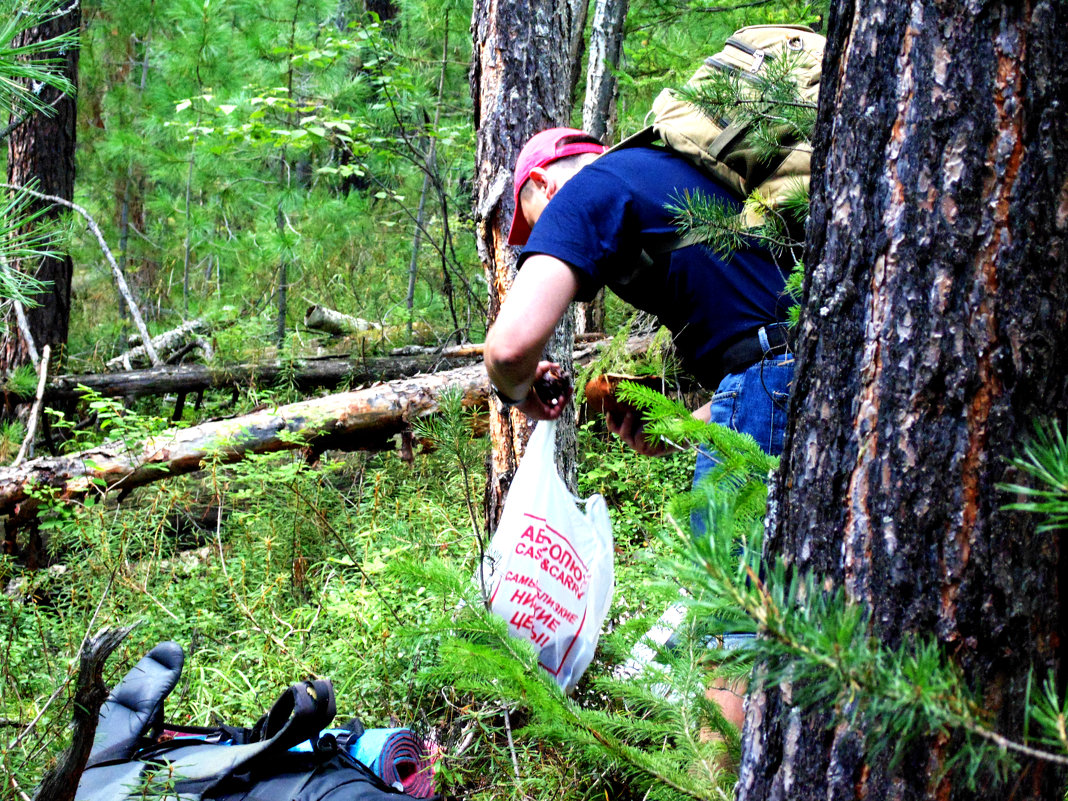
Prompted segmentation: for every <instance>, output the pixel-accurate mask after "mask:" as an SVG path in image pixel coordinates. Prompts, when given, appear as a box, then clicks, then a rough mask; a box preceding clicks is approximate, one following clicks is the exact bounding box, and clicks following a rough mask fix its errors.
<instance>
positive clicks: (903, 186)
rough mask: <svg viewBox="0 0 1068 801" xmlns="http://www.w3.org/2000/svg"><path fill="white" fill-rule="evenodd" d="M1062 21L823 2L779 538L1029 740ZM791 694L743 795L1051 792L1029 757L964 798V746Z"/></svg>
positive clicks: (1049, 370)
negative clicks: (1028, 464)
mask: <svg viewBox="0 0 1068 801" xmlns="http://www.w3.org/2000/svg"><path fill="white" fill-rule="evenodd" d="M1066 23H1068V8H1066V6H1065V5H1064V4H1063V3H1058V2H1050V1H1049V0H1040V1H1039V2H1035V3H1033V4H1027V5H1025V4H1002V3H995V4H975V3H968V2H963V1H962V0H954V2H938V3H935V2H926V1H924V2H920V1H916V2H905V3H901V2H897V1H896V0H855V2H851V3H843V4H839V5H835V6H832V15H831V24H830V37H829V47H828V52H827V61H826V63H825V65H824V87H823V95H822V99H821V109H820V121H819V124H818V127H817V142H816V151H815V160H814V167H815V179H814V181H813V202H812V217H811V220H810V227H809V242H808V246H807V253H806V257H805V263H806V264H807V265H809V276H810V277H809V280H808V282H807V285H806V289H805V300H804V312H803V315H802V323H801V329H800V332H799V337H798V339H799V342H798V348H797V350H798V371H797V379H796V385H795V387H794V394H793V399H792V406H791V410H792V415H791V423H790V426H789V429H788V433H787V440H786V450H785V452H784V454H783V458H782V463H781V468H780V472H779V474H778V476H777V479H776V483H775V487H774V490H773V497H774V498H775V503H774V505H773V506H774V508H775V509H776V512H775V514H774V515H773V519H772V520H771V521H770V522H769V528H768V536H767V540H766V543H765V555H766V557H767V558H769V559H770V558H773V557H776V556H779V555H781V556H782V557H783V558H784V559H785V560H786V561H787V563H789V564H790V565H791V566H792V567H793V568H794V569H796V570H799V571H812V572H814V573H816V574H817V575H821V576H826V577H828V579H830V580H833V582H835V583H837V584H838V585H839V586H844V588H845V590H846V592H847V594H848V596H849V597H850V598H851V599H853V600H855V601H856V602H859V603H862V604H864V605H866V606H868V607H869V608H870V610H871V613H872V627H873V633H874V634H875V635H876V636H878V637H880V638H882V639H883V640H884V641H885V642H887V643H889V644H897V643H900V642H902V641H903V640H905V639H906V638H907V637H908V636H909V635H911V634H913V633H916V634H920V635H922V636H935V637H937V639H938V641H939V642H940V643H941V644H942V645H943V646H944V651H945V653H946V654H947V655H949V656H950V657H951V658H952V659H953V660H955V661H956V663H957V664H958V665H959V666H960V667H961V668H962V670H963V672H964V675H965V677H966V678H967V680H968V681H969V683H970V684H971V685H972V686H974V687H978V688H981V692H982V698H983V702H984V705H985V707H986V708H987V709H988V710H989V711H990V712H991V714H992V715H993V717H994V720H995V724H994V725H995V727H996V729H997V730H998V731H999V732H1001V733H1002V734H1004V735H1006V736H1008V737H1010V738H1014V739H1017V740H1021V739H1022V737H1023V731H1024V722H1023V716H1022V709H1023V704H1024V696H1025V694H1026V691H1027V685H1028V680H1029V676H1030V672H1031V671H1032V670H1033V671H1034V675H1033V677H1032V678H1033V680H1034V681H1035V686H1037V683H1038V682H1039V681H1040V680H1041V679H1042V677H1043V676H1045V675H1047V674H1048V673H1049V672H1050V671H1055V670H1056V669H1057V668H1058V667H1059V661H1060V648H1061V646H1060V643H1061V642H1062V641H1063V632H1062V629H1063V624H1064V616H1063V612H1062V610H1061V595H1060V586H1059V583H1058V568H1059V553H1058V550H1059V549H1058V543H1057V540H1056V538H1055V537H1054V536H1052V535H1050V534H1048V533H1047V534H1038V533H1036V531H1035V526H1036V520H1035V519H1034V518H1033V517H1029V516H1027V515H1025V514H1023V513H1017V512H1006V511H1001V507H1002V506H1003V505H1004V504H1006V503H1007V502H1009V501H1011V500H1012V498H1009V497H1006V495H1005V493H1003V492H1001V491H999V490H998V488H997V485H998V483H999V482H1004V481H1006V480H1013V479H1018V478H1019V477H1018V476H1014V475H1013V474H1012V472H1011V468H1010V466H1009V463H1008V461H1007V458H1006V457H1009V456H1011V455H1012V454H1013V453H1014V452H1017V451H1018V449H1019V447H1020V445H1021V443H1022V442H1023V441H1024V440H1025V439H1026V437H1027V436H1028V433H1029V432H1030V431H1031V430H1032V429H1031V426H1032V423H1033V421H1034V420H1036V419H1043V418H1047V417H1051V416H1052V417H1054V418H1057V419H1060V420H1061V421H1063V420H1064V418H1065V413H1066V412H1068V380H1066V376H1068V271H1066V270H1065V233H1066V228H1068V115H1066V114H1065V109H1064V98H1065V97H1068V60H1066V59H1065V57H1064V55H1065V53H1068V33H1066V31H1068V27H1066ZM821 175H822V177H820V176H821ZM1061 686H1063V685H1061ZM791 690H792V688H791V687H790V686H789V685H788V684H783V685H780V686H766V685H764V684H761V683H759V682H758V683H757V685H756V687H755V689H754V691H753V693H752V695H751V697H750V701H749V705H748V709H747V717H746V726H745V731H744V733H743V750H742V765H741V776H740V781H739V785H738V795H737V797H738V798H739V799H740V800H741V801H753V800H754V799H786V798H789V799H798V800H799V801H804V800H805V799H817V798H818V799H821V800H823V801H838V800H839V799H862V798H863V799H867V800H868V801H871V800H872V799H883V798H895V799H936V798H937V799H998V801H1002V800H1003V799H1006V798H1013V799H1051V800H1052V799H1054V798H1056V799H1060V798H1062V797H1063V792H1064V785H1063V781H1062V780H1063V776H1055V775H1053V774H1054V771H1053V769H1052V768H1050V767H1049V766H1048V765H1042V764H1040V763H1031V762H1027V761H1024V762H1023V763H1022V770H1021V772H1020V773H1019V774H1018V775H1014V776H1012V777H1010V779H1009V782H1008V784H1007V785H1006V784H1002V783H1000V782H997V781H995V780H993V779H990V780H989V781H986V782H985V784H983V786H982V787H981V789H979V790H977V791H975V792H971V791H969V790H967V789H966V786H965V783H964V781H963V780H962V778H961V777H960V776H956V775H954V774H953V773H950V774H949V775H942V774H941V773H940V769H941V768H943V767H944V766H945V765H946V763H947V761H948V760H949V759H950V758H951V757H952V755H953V753H954V751H955V750H956V749H957V748H958V747H959V746H960V738H959V737H951V738H948V739H932V740H931V741H929V742H926V743H923V744H921V745H919V746H917V747H916V748H915V749H914V752H913V753H912V754H911V755H910V756H909V758H907V759H905V760H904V761H903V763H902V764H900V765H898V766H897V767H895V768H891V767H890V766H889V765H888V764H887V763H886V761H885V759H881V758H880V759H869V758H865V755H864V750H863V736H864V724H863V721H861V722H860V724H859V726H858V728H856V729H854V728H851V727H848V726H845V725H839V726H837V727H836V728H833V729H828V728H826V724H827V723H828V718H827V717H825V716H820V715H811V714H809V715H802V714H800V713H799V712H798V710H797V709H795V708H791V707H790V705H789V698H790V696H791Z"/></svg>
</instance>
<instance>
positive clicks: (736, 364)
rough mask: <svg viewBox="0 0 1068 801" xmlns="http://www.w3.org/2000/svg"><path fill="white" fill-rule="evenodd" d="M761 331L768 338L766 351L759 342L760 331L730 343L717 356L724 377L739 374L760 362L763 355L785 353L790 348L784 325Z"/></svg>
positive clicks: (769, 326) (787, 332) (764, 328)
mask: <svg viewBox="0 0 1068 801" xmlns="http://www.w3.org/2000/svg"><path fill="white" fill-rule="evenodd" d="M763 331H764V333H765V335H766V336H767V338H768V350H767V353H765V351H764V345H763V344H762V343H761V342H760V329H757V330H756V331H752V332H750V333H748V334H746V335H745V336H744V337H742V338H741V339H739V340H738V341H737V342H732V343H731V344H730V345H728V346H727V347H726V348H724V349H723V352H722V353H721V354H720V356H719V367H720V370H721V371H722V372H723V374H724V375H727V374H730V373H740V372H741V371H742V370H744V369H746V368H747V367H749V366H751V365H754V364H756V363H757V362H759V361H761V360H762V359H763V358H764V356H765V355H774V354H778V353H785V352H786V351H787V350H789V348H790V339H789V328H788V327H787V325H786V324H785V323H776V324H775V325H766V326H764V327H763Z"/></svg>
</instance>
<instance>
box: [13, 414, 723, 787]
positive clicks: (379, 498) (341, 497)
mask: <svg viewBox="0 0 1068 801" xmlns="http://www.w3.org/2000/svg"><path fill="white" fill-rule="evenodd" d="M133 417H135V416H130V417H126V418H123V420H122V421H121V422H119V421H116V426H119V427H120V428H121V430H118V431H112V434H113V435H114V434H117V435H120V436H123V435H126V436H134V435H135V434H136V431H135V430H134V429H136V428H137V426H151V422H150V421H146V420H137V419H132V418H133ZM487 445H488V443H487V442H486V440H485V439H471V438H470V437H457V438H453V439H452V440H450V441H445V442H442V443H439V447H438V448H437V450H435V451H433V452H430V453H426V452H418V451H417V453H416V455H415V459H414V461H413V462H411V463H405V462H404V461H402V460H401V459H399V458H398V456H397V454H396V453H393V452H382V453H355V454H340V453H329V454H327V455H326V456H324V457H323V459H322V460H321V461H320V462H319V463H318V464H316V465H314V466H308V465H306V464H304V463H303V462H302V461H301V459H300V458H299V457H298V456H296V455H293V454H275V455H268V456H262V457H253V458H250V459H248V460H246V461H244V462H242V463H240V464H236V465H231V466H225V467H223V466H209V467H208V469H206V470H204V471H202V472H200V473H198V474H196V475H193V476H187V477H181V478H175V479H173V480H168V481H163V482H160V483H158V484H155V485H152V486H148V487H143V488H141V489H139V490H137V491H135V492H134V493H132V494H131V495H130V497H129V498H126V499H124V500H123V502H122V504H121V506H116V505H115V504H114V502H111V503H104V502H101V503H92V502H91V501H90V502H89V503H87V504H85V505H80V506H70V505H59V504H57V505H54V506H52V507H50V509H49V511H48V512H47V513H46V514H45V515H44V517H43V519H42V522H41V526H40V531H41V534H42V535H43V536H44V537H45V538H46V540H47V550H48V553H49V555H50V557H49V558H50V561H51V565H50V566H49V567H48V568H47V569H43V570H39V571H34V572H29V571H26V570H24V569H23V568H22V567H20V565H19V564H18V563H17V562H16V561H15V560H14V559H12V558H10V557H0V581H2V584H3V586H4V587H5V588H6V591H5V592H4V593H3V594H2V595H0V687H2V691H0V699H2V700H0V736H2V737H3V740H4V745H5V749H4V750H3V756H2V765H0V772H4V773H6V774H7V775H8V780H7V781H5V782H4V786H3V787H2V788H0V798H3V799H7V798H12V799H15V798H19V797H20V796H19V794H18V792H17V790H16V788H20V789H21V790H22V791H23V792H26V793H30V792H32V789H31V788H32V787H34V786H35V784H36V782H37V781H38V779H39V777H40V775H41V774H42V773H43V771H44V770H45V769H46V768H47V766H48V765H49V764H50V761H51V760H52V759H53V758H54V756H55V754H56V753H57V751H58V749H59V748H60V747H62V745H63V743H64V742H65V740H66V735H65V730H66V726H67V725H68V724H69V721H70V707H69V701H67V702H66V703H64V700H65V698H66V695H64V693H62V692H60V693H59V695H58V697H57V698H56V699H55V700H54V701H53V702H51V703H49V699H50V698H51V697H52V696H53V694H54V693H55V692H56V690H57V688H62V687H64V686H65V685H66V684H67V683H68V682H69V680H70V677H71V675H72V673H73V672H74V671H76V669H77V658H76V657H77V650H78V647H79V644H80V643H81V641H82V639H83V637H84V636H85V635H86V633H87V632H89V631H90V630H92V631H95V630H97V629H99V628H101V627H103V626H106V625H129V624H137V627H136V628H135V630H134V631H133V633H132V634H131V635H130V636H129V637H128V638H127V640H126V641H125V643H124V644H123V645H122V646H121V648H120V649H119V650H118V651H117V652H116V653H115V655H114V656H113V657H112V659H111V661H110V663H109V669H108V680H109V681H116V680H117V679H118V678H119V677H121V676H122V675H123V674H124V673H125V672H126V670H128V669H129V667H130V666H131V665H132V664H133V663H135V662H136V661H137V660H138V659H139V658H140V657H141V656H142V655H143V654H144V653H145V652H147V651H148V650H149V649H150V648H151V647H153V646H154V645H155V644H157V643H158V642H161V641H164V640H174V641H176V642H178V643H179V644H180V645H182V647H183V648H184V649H185V651H186V654H187V660H186V664H185V669H184V672H183V676H182V679H181V681H180V683H179V685H178V687H177V688H176V689H175V691H174V693H173V694H172V696H171V697H170V699H169V701H168V704H167V708H166V714H167V718H168V719H169V720H171V721H174V722H179V723H183V724H193V725H211V724H213V723H215V722H219V721H223V722H227V723H233V724H237V725H251V724H252V723H253V722H254V721H255V720H256V719H257V718H258V717H259V716H260V715H261V714H262V713H263V711H264V710H266V709H267V708H268V707H269V706H270V704H271V703H272V702H273V701H274V699H275V698H276V697H277V695H278V694H279V693H280V692H281V691H282V690H283V689H285V688H286V687H287V686H289V685H290V684H291V683H292V682H294V681H296V680H298V679H300V678H302V677H305V676H308V675H312V674H314V675H317V676H323V677H329V678H331V679H332V680H333V682H334V685H335V688H336V692H337V698H338V718H337V719H338V720H344V719H348V718H351V717H359V718H360V719H361V720H362V721H363V722H364V724H365V725H367V726H390V725H404V726H409V727H411V728H413V729H414V730H415V731H416V732H418V733H419V734H420V735H423V736H426V737H428V738H429V739H431V740H433V741H434V743H435V747H436V749H438V750H439V752H440V758H439V759H438V761H437V763H436V773H437V779H438V786H439V787H440V788H441V789H442V790H443V791H445V792H446V793H448V794H457V793H463V794H465V795H466V794H469V793H475V794H476V795H477V796H478V797H484V798H525V797H545V796H546V794H547V793H550V792H551V793H553V794H555V795H558V796H560V797H565V798H593V797H597V798H608V797H611V798H617V797H618V798H630V797H635V798H638V797H641V796H642V793H643V792H644V789H648V780H644V781H634V780H633V775H632V774H633V772H634V771H633V766H631V767H630V768H628V767H626V766H625V765H621V764H620V763H619V759H618V758H619V754H618V753H616V754H606V755H604V758H603V759H601V760H600V761H599V762H591V761H590V757H589V756H588V755H587V753H586V751H585V750H583V749H584V748H585V746H582V745H581V743H582V740H583V737H582V736H581V735H582V734H583V732H585V734H586V735H589V726H588V725H586V724H579V723H575V737H574V738H573V742H571V743H568V742H567V741H561V738H560V733H559V732H557V733H556V734H552V733H549V732H546V731H545V730H544V728H543V727H542V728H539V725H536V724H538V721H539V719H540V717H541V716H543V715H544V714H545V713H546V710H547V709H551V708H552V705H553V704H556V705H558V706H559V705H561V704H571V705H573V708H575V709H581V708H589V709H595V710H598V714H619V715H621V716H622V717H623V718H624V719H626V718H627V717H631V718H634V717H636V716H637V717H640V716H642V715H645V714H647V712H648V710H646V709H643V708H642V707H641V705H638V704H636V703H632V702H631V701H628V699H627V698H626V692H623V693H619V692H615V691H613V690H611V689H610V688H608V689H606V686H605V685H604V684H603V683H602V681H601V680H603V679H607V678H608V677H609V676H610V674H611V671H612V669H613V667H614V666H615V665H618V664H620V663H621V662H623V661H624V660H625V659H626V657H627V655H628V653H629V652H630V649H631V647H632V646H633V644H634V642H635V641H636V639H637V638H638V637H639V636H640V635H641V634H642V633H643V632H644V631H645V630H646V629H648V628H649V626H650V625H651V624H652V622H653V621H654V620H655V619H656V617H658V616H659V614H660V613H661V612H662V611H663V609H664V608H665V607H666V605H667V604H668V603H670V600H671V598H672V595H673V594H674V595H675V596H676V597H677V592H678V591H677V588H675V587H674V586H673V585H672V583H671V575H670V574H671V571H670V570H666V569H665V565H666V564H669V563H670V554H668V550H669V549H668V546H667V545H666V544H665V543H664V542H662V541H661V540H660V538H659V535H660V533H661V532H662V531H664V530H665V529H666V528H669V527H670V521H669V520H668V519H667V518H666V517H665V514H666V509H667V507H668V504H669V502H670V500H671V498H672V497H673V496H674V495H676V494H681V493H684V492H685V490H686V489H688V486H689V476H690V472H691V471H692V466H693V456H692V454H682V455H679V456H676V457H673V458H669V459H644V458H642V457H638V456H636V455H635V454H633V453H632V452H630V451H628V450H626V449H625V448H623V447H622V446H621V445H620V444H619V443H618V441H617V440H615V438H612V437H609V436H608V435H607V434H606V433H605V432H603V430H597V426H595V425H594V424H586V425H585V426H583V427H581V430H580V454H581V464H580V468H579V476H580V487H579V489H580V493H581V494H582V495H584V496H585V495H588V494H590V493H592V492H601V493H603V494H604V495H605V497H606V499H607V500H608V503H609V508H610V510H611V515H612V521H613V528H614V534H615V539H616V589H615V596H614V601H613V605H612V608H611V611H610V612H609V617H608V619H607V621H606V624H605V632H606V634H605V636H604V637H603V638H602V642H601V646H600V648H599V651H598V655H597V657H596V658H595V660H594V662H593V664H592V665H591V667H590V669H589V671H588V673H587V675H586V677H585V678H584V679H583V681H582V682H581V684H580V686H579V688H578V689H577V691H576V693H575V694H574V696H573V697H572V699H571V700H570V701H564V700H562V699H561V698H556V699H549V700H548V701H546V702H545V703H544V704H542V702H540V701H539V702H534V701H533V700H529V701H527V702H524V701H523V700H521V699H520V700H516V699H512V698H507V699H506V698H505V697H502V696H505V695H507V693H505V692H504V691H503V690H502V689H501V688H500V684H499V682H498V678H499V676H498V675H495V674H494V670H495V668H493V666H491V665H489V664H480V660H479V659H478V658H477V656H476V657H472V654H475V655H477V653H478V651H477V648H479V647H483V646H484V645H485V644H486V643H485V636H483V635H485V630H484V626H483V624H482V623H481V622H479V619H477V616H476V620H475V622H474V625H468V626H466V628H465V624H461V623H458V622H457V610H458V609H461V608H463V604H464V603H465V598H466V599H467V600H470V596H471V592H472V590H473V589H474V582H473V581H472V577H473V575H474V571H475V568H476V565H477V564H478V560H479V557H480V553H481V549H482V548H484V547H485V539H484V535H483V534H482V529H483V523H482V520H481V517H480V511H479V510H480V508H481V492H482V486H483V482H484V478H483V476H484V472H483V469H484V468H483V464H484V458H485V449H486V447H487ZM480 626H483V628H482V629H480ZM479 632H481V633H479ZM480 637H481V639H482V641H480ZM458 639H459V640H460V641H464V640H465V639H466V642H467V643H468V645H469V646H470V648H471V649H474V650H469V651H468V652H467V655H466V656H465V655H464V652H463V648H460V649H459V650H457V648H456V642H457V640H458ZM491 639H492V638H491ZM490 644H491V645H492V643H490ZM498 650H500V647H499V643H498ZM505 650H507V648H506V649H505ZM529 656H530V655H529V654H525V652H524V653H523V654H521V657H524V658H526V657H529ZM530 664H532V663H530V662H528V664H527V665H526V666H525V667H526V668H527V669H529V665H530ZM535 672H536V669H535ZM518 680H519V681H529V680H531V677H530V676H526V677H525V678H522V679H518ZM537 680H539V681H540V680H541V679H537ZM495 687H496V689H495ZM479 688H481V690H480V689H479ZM539 704H540V705H542V706H543V707H544V708H539ZM570 708H572V707H567V709H570ZM560 709H565V707H563V706H560ZM506 711H507V712H510V714H505V712H506ZM565 711H566V710H565ZM569 714H570V712H567V713H566V714H564V717H567V715H569ZM550 716H551V715H550ZM558 717H559V716H558ZM683 717H684V718H686V720H684V721H683V722H682V723H681V724H680V725H681V728H682V729H683V730H685V732H686V733H685V734H684V735H682V737H681V739H685V740H687V741H691V740H692V741H693V742H692V743H688V744H687V745H686V748H687V749H689V751H691V752H692V753H693V754H694V755H695V756H694V757H693V761H694V763H695V764H697V763H701V765H702V767H701V769H702V770H704V771H706V772H708V771H711V772H709V773H708V778H710V781H708V782H707V788H708V797H719V796H718V795H717V793H720V792H723V791H724V790H725V789H726V788H729V787H730V785H731V784H732V783H733V777H731V776H730V775H729V773H727V772H717V771H716V769H714V768H710V767H709V766H710V765H712V764H713V763H714V762H716V761H717V760H719V761H722V757H721V756H716V754H715V753H713V752H714V750H715V749H714V748H712V750H711V751H710V750H709V748H711V747H706V746H702V745H699V744H697V740H698V737H697V732H698V731H699V729H700V726H701V725H702V724H703V722H702V721H701V720H698V719H697V718H696V717H693V718H691V717H690V716H688V715H684V716H683ZM606 725H607V724H606ZM513 735H514V736H513ZM585 739H586V740H590V739H591V738H590V737H589V736H586V737H585ZM645 745H649V743H646V744H645ZM720 750H722V747H720ZM705 763H707V764H705ZM717 764H718V763H717ZM594 768H595V769H594ZM679 768H680V770H682V771H683V773H685V772H687V771H688V772H689V773H690V774H693V773H694V770H695V767H694V765H688V766H687V765H680V766H679ZM643 788H644V789H643Z"/></svg>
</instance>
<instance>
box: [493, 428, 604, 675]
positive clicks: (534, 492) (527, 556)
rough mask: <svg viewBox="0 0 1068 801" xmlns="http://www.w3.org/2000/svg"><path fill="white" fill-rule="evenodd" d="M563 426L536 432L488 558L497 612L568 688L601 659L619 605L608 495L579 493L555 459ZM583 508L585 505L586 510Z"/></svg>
mask: <svg viewBox="0 0 1068 801" xmlns="http://www.w3.org/2000/svg"><path fill="white" fill-rule="evenodd" d="M555 441H556V422H555V421H542V422H540V423H538V425H537V427H536V428H535V429H534V433H533V434H532V435H531V437H530V442H529V443H528V444H527V450H526V453H525V454H524V455H523V459H522V461H521V462H520V464H519V469H518V470H517V471H516V474H515V478H514V479H513V480H512V485H511V488H510V489H509V491H508V499H507V501H506V502H505V504H504V512H503V513H502V514H501V522H500V525H498V526H497V531H496V533H494V535H493V540H492V541H491V542H490V547H489V550H488V551H487V553H486V560H485V563H484V570H483V578H484V581H485V583H484V586H485V588H486V591H487V593H488V595H489V602H490V608H491V609H492V610H493V612H494V613H495V614H497V615H500V616H501V617H502V618H504V619H505V620H507V621H508V632H509V633H510V634H511V635H512V636H513V637H521V638H524V639H527V640H529V641H530V642H532V643H534V644H535V645H536V646H538V647H539V648H540V649H541V653H540V657H539V662H540V663H541V666H542V667H543V668H545V669H546V670H547V671H549V673H551V674H552V675H553V677H554V678H555V679H556V683H557V684H559V685H560V686H561V687H562V688H564V689H565V690H571V689H573V688H574V686H575V685H576V684H577V683H578V680H579V678H580V677H581V676H582V674H583V672H584V671H585V670H586V667H587V666H588V665H589V664H590V660H591V659H593V652H594V650H595V649H596V647H597V640H598V638H599V637H600V636H601V624H602V623H603V622H604V617H605V615H606V614H607V613H608V607H609V605H610V604H611V602H612V584H613V581H614V563H613V557H614V552H613V545H612V525H611V523H610V521H609V519H608V507H607V505H606V504H605V500H604V498H603V497H602V496H601V495H597V494H595V495H592V496H591V497H589V498H588V499H586V500H585V501H583V500H582V499H581V498H576V497H575V496H574V495H572V494H571V493H570V492H569V491H568V489H567V485H566V484H564V481H563V479H561V478H560V475H559V473H557V472H556V462H555V461H554V459H553V449H554V444H555ZM582 506H584V507H585V510H583V508H582Z"/></svg>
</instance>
